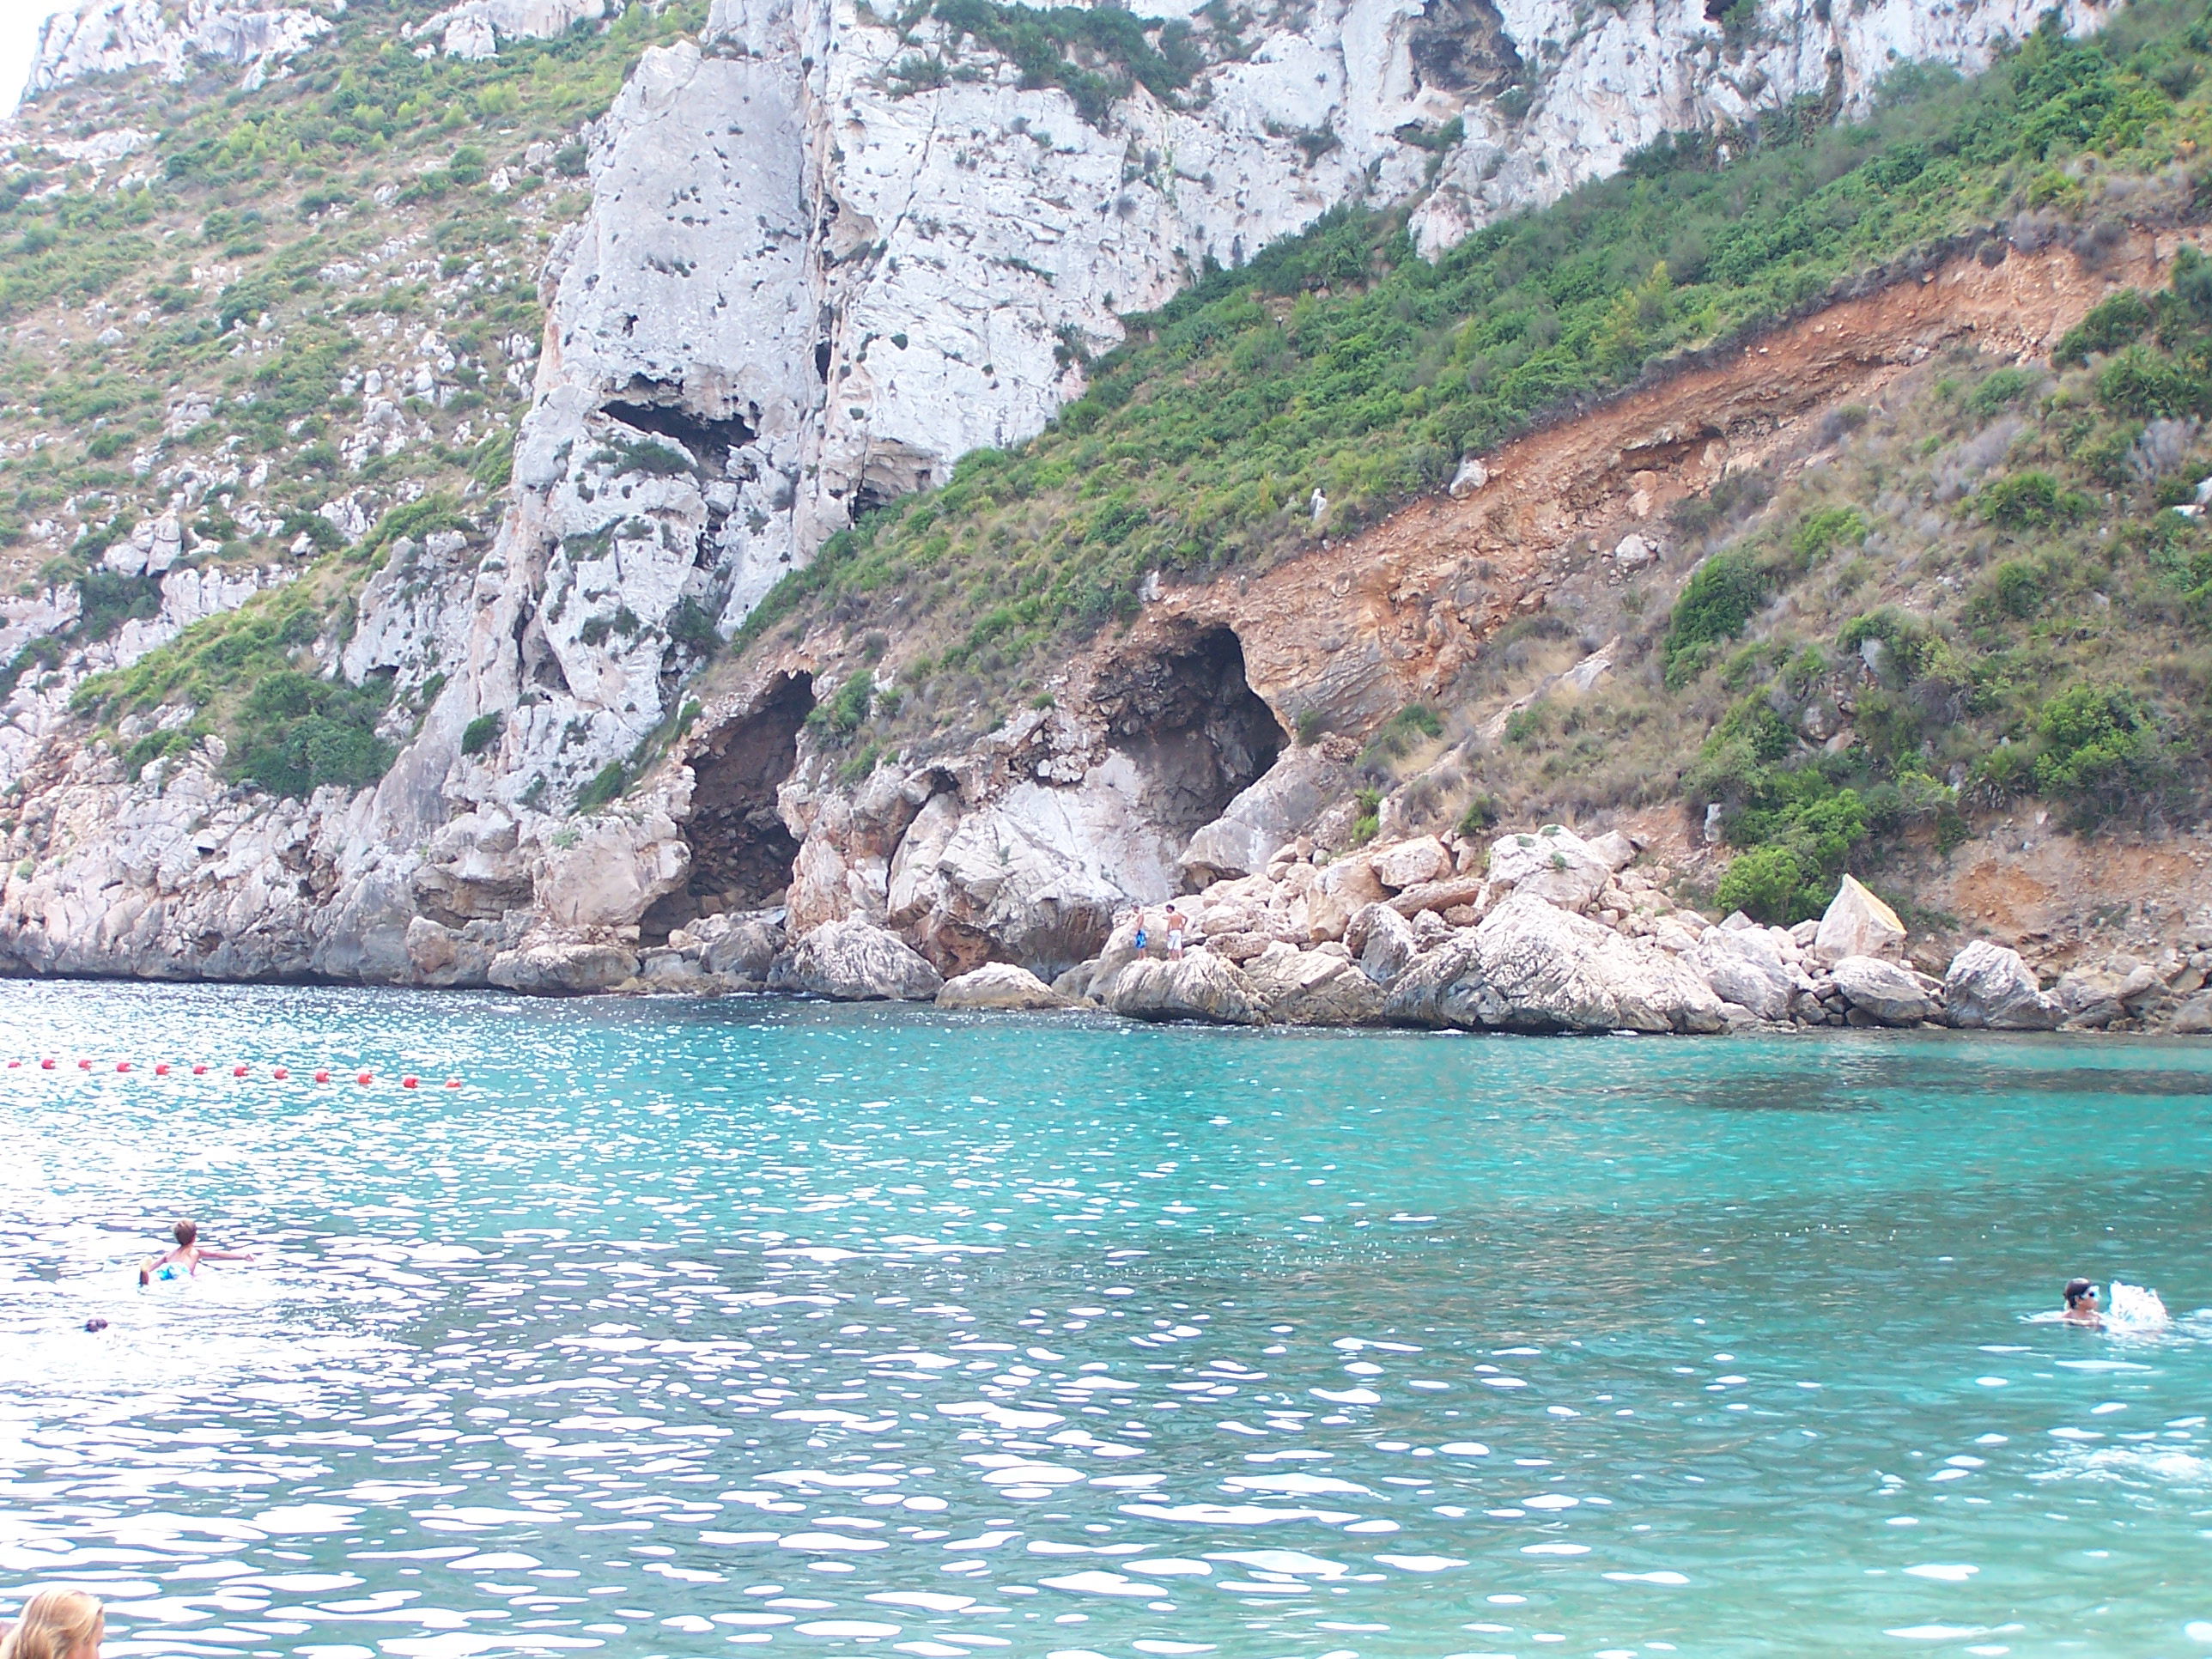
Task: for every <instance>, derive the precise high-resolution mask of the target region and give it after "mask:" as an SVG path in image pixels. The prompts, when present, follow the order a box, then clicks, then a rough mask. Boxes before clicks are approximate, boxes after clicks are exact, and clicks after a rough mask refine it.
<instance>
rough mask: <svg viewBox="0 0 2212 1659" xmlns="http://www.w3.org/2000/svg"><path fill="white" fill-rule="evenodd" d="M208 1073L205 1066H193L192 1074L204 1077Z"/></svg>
mask: <svg viewBox="0 0 2212 1659" xmlns="http://www.w3.org/2000/svg"><path fill="white" fill-rule="evenodd" d="M206 1073H207V1067H206V1066H193V1067H192V1075H193V1076H194V1077H204V1076H205V1075H206Z"/></svg>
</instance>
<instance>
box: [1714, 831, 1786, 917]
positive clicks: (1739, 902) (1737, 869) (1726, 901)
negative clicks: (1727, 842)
mask: <svg viewBox="0 0 2212 1659" xmlns="http://www.w3.org/2000/svg"><path fill="white" fill-rule="evenodd" d="M1804 885H1805V867H1804V866H1803V865H1802V864H1800V863H1799V862H1798V861H1797V855H1796V854H1795V853H1793V852H1791V851H1790V849H1789V848H1786V847H1754V848H1752V849H1751V850H1750V851H1749V852H1745V853H1738V854H1736V855H1735V858H1734V859H1732V860H1729V867H1728V869H1727V870H1726V871H1725V872H1723V874H1722V876H1721V881H1720V885H1719V886H1718V887H1717V888H1716V889H1715V890H1714V892H1713V902H1714V903H1715V904H1717V905H1718V906H1719V907H1720V908H1721V909H1722V910H1723V912H1727V911H1731V910H1741V911H1742V912H1743V913H1744V915H1747V916H1749V917H1750V918H1751V919H1752V920H1753V921H1762V922H1765V923H1766V924H1767V926H1769V927H1787V926H1789V924H1790V923H1791V922H1793V921H1796V920H1797V919H1798V912H1799V911H1800V909H1801V908H1802V906H1801V905H1800V904H1799V902H1798V895H1799V892H1800V890H1802V888H1803V887H1804Z"/></svg>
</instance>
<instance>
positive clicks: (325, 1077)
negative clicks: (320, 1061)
mask: <svg viewBox="0 0 2212 1659" xmlns="http://www.w3.org/2000/svg"><path fill="white" fill-rule="evenodd" d="M330 1080H331V1074H330V1073H328V1072H318V1073H315V1081H316V1082H318V1083H328V1082H329V1081H330Z"/></svg>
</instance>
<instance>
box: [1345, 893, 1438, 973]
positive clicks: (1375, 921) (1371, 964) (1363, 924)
mask: <svg viewBox="0 0 2212 1659" xmlns="http://www.w3.org/2000/svg"><path fill="white" fill-rule="evenodd" d="M1421 915H1422V916H1423V917H1424V918H1427V917H1432V916H1434V915H1436V913H1435V912H1434V911H1432V910H1424V911H1422V912H1421ZM1446 931H1447V932H1449V929H1447V930H1446ZM1344 945H1345V948H1346V950H1348V951H1354V952H1356V953H1357V959H1358V963H1359V969H1360V971H1361V972H1362V973H1364V974H1365V975H1367V977H1368V978H1369V979H1370V980H1372V981H1375V983H1376V984H1377V985H1388V984H1389V983H1390V981H1393V980H1395V979H1396V978H1397V977H1398V975H1400V974H1402V973H1403V972H1405V971H1406V964H1407V963H1409V962H1411V961H1412V960H1413V953H1414V951H1416V950H1418V949H1419V948H1420V941H1419V940H1418V939H1416V937H1415V934H1414V931H1413V923H1412V922H1410V921H1407V920H1406V918H1405V917H1403V916H1401V915H1399V914H1398V913H1397V911H1396V910H1395V909H1393V908H1391V907H1390V906H1389V905H1388V904H1365V905H1362V906H1361V907H1360V908H1359V911H1358V914H1357V915H1354V916H1353V917H1352V921H1351V924H1350V925H1349V926H1348V927H1346V928H1345V930H1344Z"/></svg>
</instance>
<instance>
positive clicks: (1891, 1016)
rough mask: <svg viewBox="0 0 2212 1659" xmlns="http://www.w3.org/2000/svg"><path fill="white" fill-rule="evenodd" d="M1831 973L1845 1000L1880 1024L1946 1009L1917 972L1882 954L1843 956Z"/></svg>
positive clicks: (1912, 1021)
mask: <svg viewBox="0 0 2212 1659" xmlns="http://www.w3.org/2000/svg"><path fill="white" fill-rule="evenodd" d="M1844 879H1845V880H1849V879H1850V878H1849V877H1845V878H1844ZM1828 976H1829V978H1830V979H1832V980H1833V981H1835V987H1836V988H1837V989H1838V991H1840V992H1842V993H1843V994H1844V1001H1846V1002H1847V1003H1849V1004H1850V1006H1852V1007H1853V1008H1855V1009H1857V1011H1858V1012H1861V1013H1863V1014H1864V1015H1866V1016H1867V1018H1869V1019H1871V1020H1874V1021H1875V1023H1877V1024H1882V1025H1917V1024H1920V1023H1921V1022H1922V1021H1923V1020H1929V1019H1934V1018H1936V1016H1937V1015H1938V1014H1940V1013H1941V1012H1942V1008H1941V1007H1940V1006H1938V1005H1937V1003H1936V999H1935V998H1934V997H1933V996H1931V995H1929V992H1928V989H1927V987H1926V986H1925V985H1924V984H1923V982H1922V981H1921V978H1920V976H1919V975H1917V974H1915V973H1914V972H1913V971H1912V970H1911V969H1909V968H1905V967H1903V966H1901V965H1899V963H1894V962H1885V961H1883V960H1882V959H1881V957H1863V956H1849V957H1841V958H1839V959H1838V961H1837V962H1836V963H1833V964H1832V966H1831V967H1830V968H1829V969H1828Z"/></svg>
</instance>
